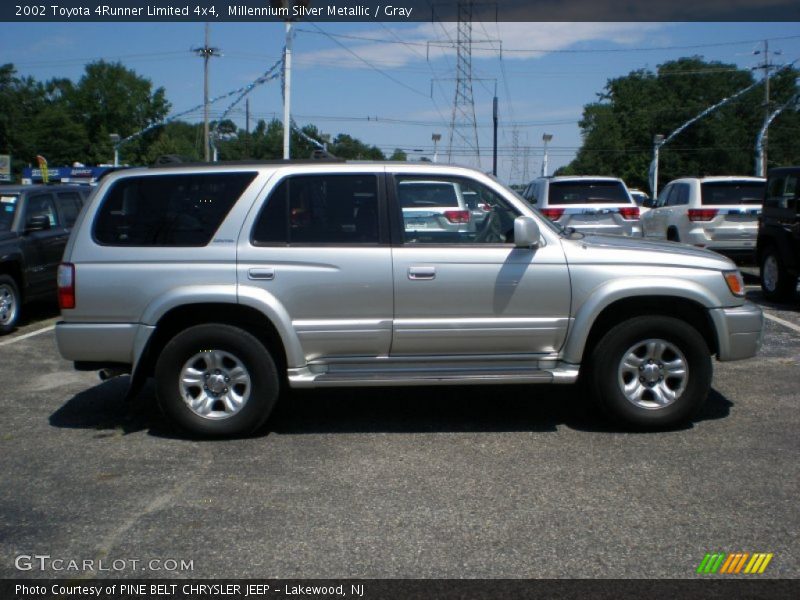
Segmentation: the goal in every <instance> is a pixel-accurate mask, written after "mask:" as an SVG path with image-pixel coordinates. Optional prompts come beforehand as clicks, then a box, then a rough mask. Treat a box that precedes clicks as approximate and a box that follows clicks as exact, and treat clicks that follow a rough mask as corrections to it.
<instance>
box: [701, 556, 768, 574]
mask: <svg viewBox="0 0 800 600" xmlns="http://www.w3.org/2000/svg"><path fill="white" fill-rule="evenodd" d="M773 556H774V555H773V554H772V553H771V552H770V553H766V552H754V553H753V554H751V553H749V552H732V553H730V554H726V553H725V552H715V553H713V554H706V555H705V557H703V560H702V561H701V562H700V566H699V567H697V572H698V573H701V574H703V575H707V574H712V573H720V574H724V575H738V574H740V573H743V574H745V575H755V574H756V573H758V574H761V573H763V572H764V570H765V569H766V568H767V565H768V564H769V562H770V561H771V560H772V557H773Z"/></svg>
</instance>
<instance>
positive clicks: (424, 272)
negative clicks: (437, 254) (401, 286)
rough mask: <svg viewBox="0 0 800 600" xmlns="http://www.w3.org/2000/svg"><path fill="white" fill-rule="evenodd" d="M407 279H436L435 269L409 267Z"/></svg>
mask: <svg viewBox="0 0 800 600" xmlns="http://www.w3.org/2000/svg"><path fill="white" fill-rule="evenodd" d="M408 278H409V279H436V267H409V268H408Z"/></svg>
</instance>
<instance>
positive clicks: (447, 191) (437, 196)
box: [397, 179, 459, 208]
mask: <svg viewBox="0 0 800 600" xmlns="http://www.w3.org/2000/svg"><path fill="white" fill-rule="evenodd" d="M397 196H398V198H399V200H400V206H401V207H402V208H428V207H431V206H448V207H451V208H453V207H458V206H459V203H458V192H457V188H456V186H455V185H454V184H452V183H449V182H447V181H415V180H413V179H408V180H404V181H401V182H400V183H399V184H398V185H397Z"/></svg>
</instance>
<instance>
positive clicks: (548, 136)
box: [542, 133, 553, 177]
mask: <svg viewBox="0 0 800 600" xmlns="http://www.w3.org/2000/svg"><path fill="white" fill-rule="evenodd" d="M552 139H553V134H552V133H545V134H544V135H543V136H542V141H543V142H544V156H543V157H542V177H547V144H548V143H549V142H550V141H551V140H552Z"/></svg>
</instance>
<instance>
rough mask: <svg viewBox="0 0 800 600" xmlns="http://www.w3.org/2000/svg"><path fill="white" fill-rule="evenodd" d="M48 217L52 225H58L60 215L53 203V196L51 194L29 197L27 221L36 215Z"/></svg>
mask: <svg viewBox="0 0 800 600" xmlns="http://www.w3.org/2000/svg"><path fill="white" fill-rule="evenodd" d="M42 216H44V217H47V220H48V221H49V222H50V227H56V226H57V225H58V215H57V213H56V207H55V206H54V205H53V197H52V196H51V195H50V194H46V195H43V196H31V197H30V198H29V199H28V208H27V210H26V212H25V223H26V224H27V223H30V222H31V219H33V218H35V217H42Z"/></svg>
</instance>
